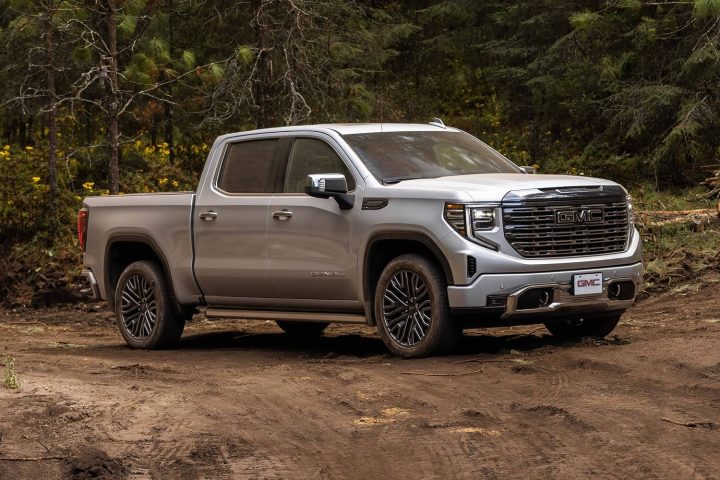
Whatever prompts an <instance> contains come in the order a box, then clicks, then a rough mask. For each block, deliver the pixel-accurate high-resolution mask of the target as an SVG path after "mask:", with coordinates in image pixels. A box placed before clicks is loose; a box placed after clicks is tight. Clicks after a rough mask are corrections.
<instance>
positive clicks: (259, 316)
mask: <svg viewBox="0 0 720 480" xmlns="http://www.w3.org/2000/svg"><path fill="white" fill-rule="evenodd" d="M205 316H206V317H208V318H242V319H245V320H285V321H297V322H330V323H367V321H366V319H365V315H357V314H352V313H314V312H280V311H274V310H235V309H230V308H208V309H207V310H205Z"/></svg>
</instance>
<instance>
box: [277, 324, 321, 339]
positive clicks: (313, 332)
mask: <svg viewBox="0 0 720 480" xmlns="http://www.w3.org/2000/svg"><path fill="white" fill-rule="evenodd" d="M275 323H277V324H278V327H280V328H282V329H283V331H284V332H285V333H288V334H290V335H293V336H296V337H316V336H318V335H321V334H322V332H323V331H325V329H326V328H327V327H328V325H330V324H329V323H327V322H287V321H283V320H277V321H276V322H275Z"/></svg>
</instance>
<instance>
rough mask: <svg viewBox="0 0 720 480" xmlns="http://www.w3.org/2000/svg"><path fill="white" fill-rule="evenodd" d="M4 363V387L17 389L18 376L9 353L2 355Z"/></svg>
mask: <svg viewBox="0 0 720 480" xmlns="http://www.w3.org/2000/svg"><path fill="white" fill-rule="evenodd" d="M3 360H4V363H5V376H4V379H3V385H4V386H5V388H9V389H10V390H17V389H18V388H20V377H19V376H18V374H17V372H15V359H14V358H13V357H11V356H10V355H5V357H3Z"/></svg>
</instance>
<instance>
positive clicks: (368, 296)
mask: <svg viewBox="0 0 720 480" xmlns="http://www.w3.org/2000/svg"><path fill="white" fill-rule="evenodd" d="M405 253H417V254H420V255H423V256H425V257H427V258H428V259H429V260H430V261H433V262H435V263H436V264H437V265H438V266H439V267H440V268H441V269H442V272H443V275H444V277H445V281H446V282H447V284H448V285H453V284H454V280H453V275H452V269H451V268H450V262H448V260H447V258H446V257H445V255H444V254H443V253H442V250H440V248H439V247H438V246H437V244H436V243H435V242H434V241H433V240H432V239H431V238H430V237H429V236H428V235H426V234H424V233H421V232H415V231H412V232H410V231H408V232H380V233H376V234H374V235H372V236H371V237H370V239H369V240H368V242H367V244H366V246H365V251H364V257H363V276H362V278H363V299H364V303H365V305H366V306H367V307H366V316H367V318H368V324H369V325H375V315H374V308H373V302H374V297H375V289H376V288H377V284H378V280H379V279H380V275H381V273H382V271H383V269H384V268H385V266H386V265H387V264H388V263H389V262H390V261H391V260H392V259H393V258H397V257H398V256H400V255H403V254H405Z"/></svg>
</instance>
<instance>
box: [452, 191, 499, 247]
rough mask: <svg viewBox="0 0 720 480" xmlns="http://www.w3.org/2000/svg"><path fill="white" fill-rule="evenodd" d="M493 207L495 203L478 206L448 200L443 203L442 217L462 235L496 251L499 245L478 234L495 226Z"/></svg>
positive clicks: (494, 207)
mask: <svg viewBox="0 0 720 480" xmlns="http://www.w3.org/2000/svg"><path fill="white" fill-rule="evenodd" d="M495 209H496V206H495V205H493V206H490V205H488V206H479V205H464V204H462V203H449V202H448V203H446V204H445V211H444V212H443V217H444V218H445V221H446V222H447V223H448V225H450V226H451V227H452V229H453V230H455V231H456V232H457V233H459V234H460V235H462V236H463V237H465V238H468V239H470V240H472V241H473V242H475V243H479V244H480V245H482V246H483V247H486V248H489V249H491V250H495V251H497V250H499V246H498V245H497V244H496V243H495V242H492V241H490V240H489V239H487V238H485V237H483V236H482V235H480V234H481V233H482V232H490V231H491V230H493V229H494V228H495V226H496V225H495ZM468 224H469V228H468Z"/></svg>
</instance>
